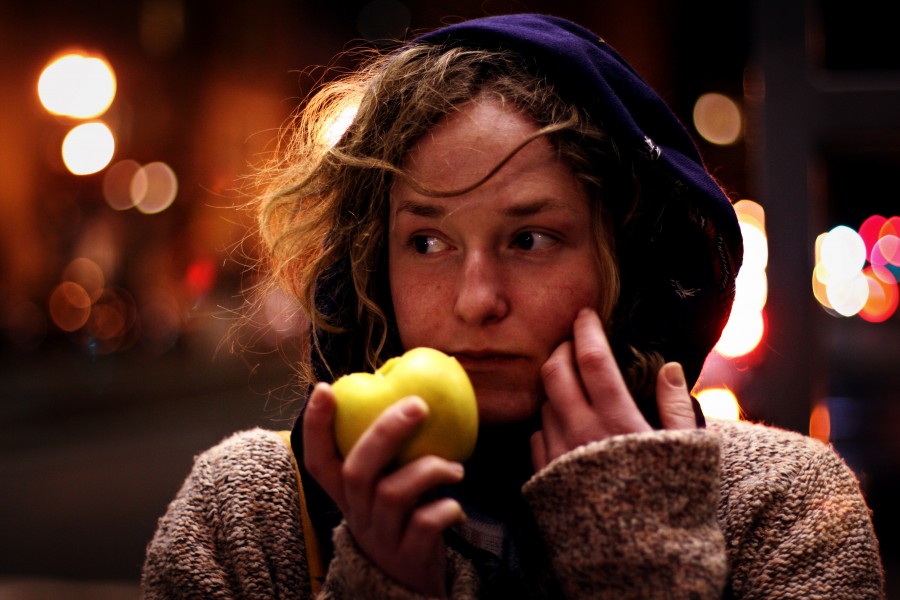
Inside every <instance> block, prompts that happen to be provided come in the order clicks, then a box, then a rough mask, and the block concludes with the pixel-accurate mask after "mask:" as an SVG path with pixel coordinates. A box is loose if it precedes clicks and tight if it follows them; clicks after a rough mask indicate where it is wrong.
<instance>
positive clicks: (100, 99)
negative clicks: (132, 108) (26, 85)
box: [38, 53, 116, 119]
mask: <svg viewBox="0 0 900 600" xmlns="http://www.w3.org/2000/svg"><path fill="white" fill-rule="evenodd" d="M38 97H39V98H40V100H41V104H43V105H44V108H46V109H47V110H48V111H49V112H51V113H53V114H56V115H63V116H67V117H74V118H76V119H93V118H94V117H97V116H99V115H102V114H103V113H104V112H106V110H107V109H108V108H109V107H110V105H111V104H112V102H113V100H114V99H115V97H116V75H115V73H114V72H113V69H112V67H111V66H110V65H109V63H108V62H106V60H105V59H103V58H101V57H99V56H87V55H84V54H81V53H71V54H66V55H64V56H61V57H59V58H57V59H55V60H54V61H52V62H51V63H50V64H49V65H47V66H46V67H45V68H44V70H43V72H42V73H41V76H40V78H39V79H38Z"/></svg>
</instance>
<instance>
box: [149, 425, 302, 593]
mask: <svg viewBox="0 0 900 600" xmlns="http://www.w3.org/2000/svg"><path fill="white" fill-rule="evenodd" d="M142 587H143V595H144V598H147V599H148V600H152V599H162V598H247V599H256V598H258V599H263V598H268V599H271V598H309V597H310V595H311V592H310V584H309V575H308V571H307V568H306V561H305V548H304V544H303V536H302V531H301V525H300V514H299V501H298V493H297V488H296V485H295V479H294V471H293V464H292V462H291V456H290V454H289V452H288V450H287V448H286V446H285V445H284V443H283V442H282V440H281V438H280V437H279V436H278V434H277V433H274V432H268V431H263V430H253V431H247V432H242V433H239V434H236V435H234V436H232V437H230V438H229V439H227V440H225V441H223V442H222V443H221V444H219V445H217V446H216V447H214V448H212V449H210V450H207V451H206V452H204V453H203V454H201V455H200V456H198V457H197V458H196V459H195V462H194V466H193V469H192V471H191V473H190V475H189V476H188V477H187V479H186V480H185V482H184V484H183V486H182V488H181V490H180V491H179V492H178V494H177V496H176V497H175V499H174V500H173V501H172V502H171V503H170V504H169V507H168V509H167V511H166V513H165V515H164V516H163V517H162V518H161V519H160V520H159V524H158V527H157V530H156V533H155V534H154V536H153V539H152V540H151V542H150V544H149V545H148V547H147V555H146V560H145V564H144V570H143V575H142Z"/></svg>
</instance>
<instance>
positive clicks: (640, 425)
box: [531, 309, 697, 470]
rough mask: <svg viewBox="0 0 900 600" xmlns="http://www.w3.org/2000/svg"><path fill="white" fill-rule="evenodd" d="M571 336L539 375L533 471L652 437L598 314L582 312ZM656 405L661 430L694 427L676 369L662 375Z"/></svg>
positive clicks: (674, 366)
mask: <svg viewBox="0 0 900 600" xmlns="http://www.w3.org/2000/svg"><path fill="white" fill-rule="evenodd" d="M573 330H574V336H573V341H566V342H564V343H562V344H560V346H559V347H558V348H557V349H556V350H554V352H553V354H551V355H550V358H548V359H547V362H545V363H544V365H543V368H542V370H541V376H542V377H543V381H544V389H545V391H546V393H547V400H546V401H545V402H544V404H543V406H542V408H541V418H542V428H541V430H540V431H538V432H536V433H535V434H534V435H533V436H532V439H531V453H532V461H533V462H534V467H535V469H536V470H539V469H541V468H543V467H544V466H546V465H547V463H549V462H550V461H552V460H553V459H555V458H557V457H559V456H561V455H563V454H565V453H566V452H569V451H571V450H574V449H575V448H577V447H579V446H583V445H584V444H587V443H590V442H594V441H599V440H603V439H606V438H608V437H611V436H614V435H621V434H626V433H640V432H645V431H652V427H651V426H650V424H649V423H648V422H647V419H645V418H644V415H643V414H641V411H640V409H639V408H638V406H637V404H636V403H635V401H634V399H633V398H632V397H631V393H630V392H629V391H628V387H627V386H626V385H625V380H624V379H623V378H622V373H621V372H620V371H619V366H618V364H617V363H616V359H615V357H614V356H613V353H612V350H611V349H610V347H609V342H608V340H607V339H606V334H605V333H604V331H603V324H602V323H601V321H600V318H599V317H598V316H597V313H596V312H595V311H593V310H590V309H584V310H582V311H581V312H580V313H579V314H578V316H577V317H576V319H575V323H574V325H573ZM656 402H657V405H658V407H659V416H660V420H661V421H662V425H663V428H665V429H691V428H695V427H696V426H697V424H696V418H695V416H694V410H693V405H692V402H691V396H690V393H689V392H688V389H687V385H686V383H685V380H684V373H683V371H682V368H681V365H679V364H678V363H667V364H666V365H665V366H664V367H663V368H662V369H660V371H659V374H658V376H657V380H656Z"/></svg>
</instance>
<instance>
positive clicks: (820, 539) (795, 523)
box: [716, 424, 884, 600]
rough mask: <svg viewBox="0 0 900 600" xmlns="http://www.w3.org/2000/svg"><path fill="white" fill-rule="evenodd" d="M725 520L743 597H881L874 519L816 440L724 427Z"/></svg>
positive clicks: (842, 468) (849, 478)
mask: <svg viewBox="0 0 900 600" xmlns="http://www.w3.org/2000/svg"><path fill="white" fill-rule="evenodd" d="M716 427H718V428H721V429H722V430H723V433H725V434H726V435H725V436H724V438H725V439H726V440H727V443H725V444H723V453H722V460H723V464H727V465H729V466H728V468H723V475H722V484H723V494H722V506H721V508H720V514H721V520H722V521H723V523H724V525H723V527H724V529H725V532H726V535H727V537H728V540H729V543H728V553H729V557H730V562H731V565H732V582H733V587H734V594H735V596H736V597H737V598H748V599H749V598H798V599H799V598H804V599H805V598H841V599H842V600H848V599H849V600H854V599H871V598H883V597H884V591H883V587H884V576H883V570H882V563H881V558H880V553H879V549H878V541H877V538H876V537H875V533H874V529H873V527H872V521H871V517H870V514H869V510H868V507H867V506H866V504H865V499H864V497H863V495H862V493H861V491H860V488H859V485H858V483H857V480H856V477H855V475H854V474H853V472H852V471H851V470H850V469H849V468H848V467H847V465H846V464H845V463H844V462H843V460H842V459H841V458H840V456H839V455H838V454H837V453H836V452H835V451H834V450H833V449H832V448H831V447H830V446H827V445H825V444H823V443H821V442H819V441H817V440H814V439H811V438H808V437H805V436H801V435H799V434H796V433H793V432H788V431H781V430H777V429H774V428H768V427H762V426H758V425H750V424H719V425H716Z"/></svg>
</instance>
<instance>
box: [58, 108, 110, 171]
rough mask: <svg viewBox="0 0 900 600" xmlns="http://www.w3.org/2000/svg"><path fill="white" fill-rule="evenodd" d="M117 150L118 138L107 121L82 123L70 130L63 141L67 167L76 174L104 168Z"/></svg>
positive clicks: (64, 158)
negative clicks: (116, 138)
mask: <svg viewBox="0 0 900 600" xmlns="http://www.w3.org/2000/svg"><path fill="white" fill-rule="evenodd" d="M115 151H116V140H115V137H113V134H112V131H110V129H109V127H107V126H106V123H102V122H100V121H93V122H91V123H82V124H81V125H78V126H77V127H75V128H73V129H72V131H70V132H69V133H68V134H67V135H66V137H65V139H64V140H63V143H62V157H63V162H64V163H65V165H66V168H67V169H69V171H71V172H72V173H74V174H75V175H90V174H91V173H97V172H98V171H101V170H103V169H104V168H105V167H106V165H108V164H109V161H111V160H112V157H113V154H115Z"/></svg>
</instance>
